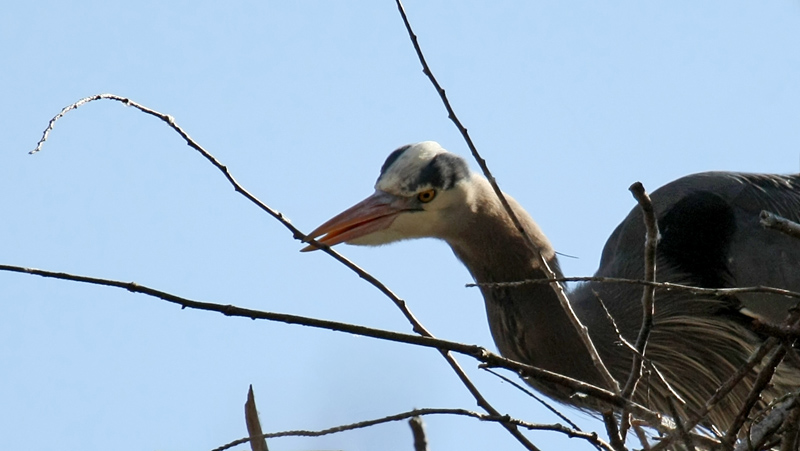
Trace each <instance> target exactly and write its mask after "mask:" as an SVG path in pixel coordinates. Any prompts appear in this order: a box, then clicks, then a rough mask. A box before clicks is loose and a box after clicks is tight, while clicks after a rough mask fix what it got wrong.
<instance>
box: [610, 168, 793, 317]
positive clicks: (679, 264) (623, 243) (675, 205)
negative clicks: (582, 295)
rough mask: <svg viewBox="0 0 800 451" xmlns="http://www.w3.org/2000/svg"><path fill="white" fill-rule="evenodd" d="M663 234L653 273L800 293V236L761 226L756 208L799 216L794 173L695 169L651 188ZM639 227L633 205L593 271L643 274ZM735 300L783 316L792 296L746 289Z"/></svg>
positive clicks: (758, 311) (760, 312) (661, 277)
mask: <svg viewBox="0 0 800 451" xmlns="http://www.w3.org/2000/svg"><path fill="white" fill-rule="evenodd" d="M651 199H652V200H653V206H654V208H655V211H656V215H657V218H658V222H659V229H660V232H661V240H660V242H659V248H658V249H659V251H658V265H659V267H658V270H657V278H658V280H659V281H672V282H678V283H685V284H691V285H695V286H700V287H707V288H724V287H745V286H756V285H764V286H773V287H778V288H785V289H789V290H793V291H800V240H797V239H793V238H790V237H788V236H786V235H784V234H782V233H780V232H777V231H774V230H770V229H765V228H764V227H763V226H761V225H760V223H759V220H760V219H759V214H760V212H761V210H767V211H771V212H773V213H777V214H779V215H781V216H783V217H785V218H788V219H791V220H793V221H800V174H798V175H787V176H781V175H765V174H742V173H729V172H707V173H701V174H694V175H690V176H686V177H683V178H680V179H678V180H676V181H674V182H671V183H669V184H667V185H665V186H663V187H661V188H659V189H658V190H656V191H655V192H653V193H652V195H651ZM644 236H645V229H644V224H643V221H642V215H641V212H640V211H639V209H638V208H634V209H633V210H632V211H631V213H630V214H629V215H628V216H627V218H625V220H624V221H622V223H621V224H620V225H619V226H618V227H617V228H616V230H614V233H612V235H611V237H610V238H609V239H608V242H607V243H606V246H605V248H604V249H603V255H602V258H601V261H600V267H599V269H598V271H597V275H598V276H613V277H628V278H641V277H642V274H643V269H642V268H643V249H644ZM736 301H737V302H741V304H742V306H744V307H746V308H747V309H748V310H750V311H752V312H753V313H755V314H756V315H759V316H763V317H765V318H767V319H770V320H772V321H781V320H782V319H783V318H784V317H785V315H786V311H787V309H788V308H789V307H791V306H792V305H794V304H795V301H793V300H792V299H789V298H785V297H781V296H776V295H765V294H748V295H742V296H737V297H736Z"/></svg>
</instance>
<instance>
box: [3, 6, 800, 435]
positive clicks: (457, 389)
mask: <svg viewBox="0 0 800 451" xmlns="http://www.w3.org/2000/svg"><path fill="white" fill-rule="evenodd" d="M406 8H407V11H408V14H409V17H410V20H411V22H412V24H413V26H414V27H415V29H416V32H417V34H418V36H419V38H420V42H421V44H422V46H423V49H424V51H425V52H426V55H427V58H428V61H429V63H430V65H431V67H432V69H433V70H434V72H435V73H436V75H437V77H438V78H439V80H440V82H441V83H442V84H443V85H444V87H445V88H446V89H447V93H448V95H449V96H450V98H451V100H452V103H453V106H454V108H455V109H456V111H457V113H458V114H459V115H460V118H461V120H462V121H463V122H464V123H465V124H466V126H467V127H468V128H469V130H470V132H471V134H472V137H473V139H474V141H475V143H476V145H477V146H478V148H479V150H480V151H481V152H482V153H483V156H484V157H485V158H486V160H487V161H488V163H489V165H490V167H491V169H492V170H493V172H494V174H495V176H496V177H497V178H498V180H499V182H500V185H501V187H502V188H503V189H504V190H505V191H506V192H508V193H510V194H511V195H513V196H514V197H515V198H516V199H517V200H519V201H520V203H521V204H522V205H524V206H525V207H526V208H527V209H528V210H529V212H531V214H532V215H533V216H534V217H535V218H536V219H537V221H538V222H539V224H540V226H541V227H542V228H543V230H544V231H545V233H547V234H548V236H549V237H550V239H551V241H552V242H553V243H554V245H555V247H556V248H557V250H559V251H560V252H562V253H565V254H569V255H573V256H576V257H577V259H562V267H563V268H564V269H565V272H566V273H567V274H569V275H590V274H591V273H592V272H593V271H594V269H595V268H596V266H597V261H598V259H599V255H600V250H601V248H602V246H603V244H604V242H605V239H606V238H607V237H608V235H609V234H610V232H611V231H612V230H613V228H614V227H615V225H616V224H617V223H618V222H619V221H620V220H621V219H622V218H623V217H624V216H625V215H626V214H627V212H628V211H629V210H630V209H631V208H633V206H634V205H635V202H634V200H633V199H632V198H631V196H630V194H629V193H628V191H627V187H628V186H629V185H630V184H631V183H632V182H634V181H637V180H639V181H641V182H643V183H644V185H645V187H646V188H648V189H649V190H653V189H655V188H656V187H658V186H660V185H662V184H664V183H666V182H668V181H670V180H673V179H675V178H677V177H680V176H681V175H685V174H689V173H693V172H700V171H707V170H733V171H750V172H779V173H781V172H782V173H786V172H796V171H798V170H800V126H798V125H800V83H798V80H800V53H799V52H798V51H797V49H798V48H800V31H798V30H800V6H799V5H798V3H797V2H790V1H776V2H759V3H753V2H730V1H726V2H723V1H714V2H700V3H698V2H687V1H682V2H614V3H609V2H589V1H586V2H582V1H576V2H491V3H489V2H422V1H410V0H409V1H408V2H407V3H406ZM0 38H1V39H2V42H3V45H2V47H0V67H2V70H0V86H2V88H0V89H2V92H3V98H4V102H3V105H2V107H0V123H2V126H1V127H0V166H2V167H3V168H4V175H3V177H0V192H2V193H3V196H2V197H1V198H0V199H2V201H1V202H2V203H1V204H0V205H2V211H3V220H2V221H0V236H2V237H3V240H2V246H0V248H2V250H3V251H2V255H3V257H2V259H0V260H1V263H4V264H14V265H21V266H32V267H38V268H42V269H50V270H56V271H66V272H72V273H78V274H84V275H93V276H98V277H107V278H112V279H120V280H126V281H128V280H131V281H136V282H139V283H141V284H145V285H148V286H152V287H155V288H158V289H161V290H165V291H170V292H172V293H175V294H178V295H182V296H186V297H190V298H194V299H198V300H204V301H209V302H219V303H225V304H228V303H230V304H236V305H240V306H245V307H250V308H256V309H263V310H270V311H277V312H285V313H294V314H299V315H308V316H313V317H318V318H325V319H333V320H338V321H346V322H351V323H359V324H365V325H369V326H373V327H379V328H385V329H391V330H398V331H404V332H407V331H409V327H408V325H407V324H406V323H405V322H404V320H403V319H402V317H401V315H400V313H399V312H398V311H397V310H396V309H395V308H394V307H393V306H392V305H391V303H390V302H389V301H388V300H387V299H386V298H384V297H383V296H382V295H380V294H379V293H378V292H377V291H376V290H375V289H374V288H372V287H371V286H368V285H366V284H365V283H363V281H361V280H360V279H358V278H357V277H356V276H355V275H354V274H352V273H351V272H350V271H349V270H347V269H346V268H344V267H343V266H341V265H340V264H338V263H336V262H335V261H334V260H333V259H331V258H329V257H328V256H326V255H324V254H321V253H312V254H301V253H300V252H298V250H299V249H300V248H301V247H302V245H301V244H300V243H298V242H296V241H294V240H293V239H292V237H291V235H290V234H289V233H288V232H287V231H286V230H285V229H284V228H283V227H282V226H280V225H279V224H278V223H276V222H275V221H274V220H273V219H271V218H269V217H267V216H266V215H265V214H263V213H262V212H260V211H259V210H257V209H256V208H255V207H253V206H252V205H250V204H249V203H247V202H246V201H245V200H244V199H243V198H241V197H239V196H238V195H237V194H236V193H234V191H233V190H232V189H231V188H230V186H229V185H227V182H226V181H225V180H224V179H223V177H222V176H221V175H220V174H219V173H218V172H217V171H216V169H214V168H212V167H211V166H210V165H209V164H208V163H207V162H206V161H204V160H203V159H202V158H201V157H200V156H199V155H198V154H196V153H195V152H194V151H192V150H191V149H189V148H188V147H186V146H185V145H184V144H183V142H182V141H181V140H180V138H179V137H178V136H177V135H175V134H174V133H173V132H172V131H170V130H169V129H168V128H167V127H166V126H165V125H164V124H162V123H161V122H159V121H157V120H156V119H154V118H152V117H149V116H145V115H142V114H140V113H138V112H136V111H134V110H133V109H131V108H125V107H123V106H122V105H120V104H117V103H112V102H99V103H95V104H91V105H88V106H85V107H82V108H81V109H79V110H77V111H74V112H72V113H70V114H69V115H68V116H66V117H65V118H64V119H63V120H62V121H61V122H60V123H59V124H58V125H57V127H56V129H55V131H54V132H53V133H52V135H51V137H50V141H49V142H48V143H47V144H46V145H45V148H44V150H43V151H42V152H41V153H40V154H37V155H34V156H30V155H27V151H29V150H30V149H32V148H33V147H34V145H35V143H36V141H37V140H38V139H39V137H40V136H41V132H42V130H43V129H44V127H45V126H46V124H47V121H48V120H49V119H50V118H51V117H52V116H53V115H55V114H56V113H57V112H58V111H59V110H60V109H61V108H62V107H64V106H66V105H68V104H70V103H71V102H73V101H76V100H78V99H79V98H81V97H84V96H87V95H91V94H96V93H101V92H111V93H114V94H118V95H123V96H128V97H130V98H131V99H134V100H136V101H138V102H140V103H143V104H145V105H147V106H149V107H151V108H154V109H156V110H159V111H161V112H164V113H168V114H171V115H173V116H174V117H175V119H176V120H177V121H178V123H179V124H180V125H181V126H182V127H183V128H184V129H185V130H186V131H187V132H188V133H189V134H190V135H191V136H192V137H194V138H195V139H196V140H197V141H198V142H200V143H201V144H202V145H203V146H205V147H206V148H207V149H208V150H209V151H211V152H212V153H213V154H214V155H216V156H217V157H218V158H219V159H220V160H221V161H222V162H223V163H225V164H226V165H227V166H228V167H229V169H230V170H231V171H232V173H233V174H234V176H235V177H236V178H237V179H238V180H239V181H240V182H241V183H242V184H243V185H244V186H245V187H247V188H248V189H249V190H250V191H251V192H252V193H254V194H255V195H256V196H258V197H259V198H261V199H262V200H263V201H265V202H266V203H267V204H269V205H270V206H272V207H273V208H276V209H278V210H280V211H281V212H283V213H284V214H285V215H287V216H288V217H289V218H291V220H292V221H293V223H294V224H295V225H297V226H298V227H299V228H301V229H302V230H305V231H310V230H311V229H313V228H314V227H316V226H317V225H319V224H320V223H321V222H322V221H324V220H326V219H328V218H329V217H330V216H331V215H333V214H335V213H337V212H338V211H340V210H342V209H343V208H345V207H348V206H350V205H351V204H353V203H354V202H355V201H358V200H360V199H361V198H363V197H365V196H366V195H368V194H370V193H371V192H372V184H373V183H374V180H375V178H376V177H377V174H378V169H379V168H380V165H381V163H382V162H383V160H384V158H385V157H386V155H388V153H389V152H390V151H391V150H393V149H394V148H396V147H398V146H400V145H403V144H406V143H410V142H417V141H422V140H436V141H439V142H440V143H442V145H443V146H445V147H446V148H448V149H450V150H451V151H453V152H456V153H459V154H462V155H465V156H466V155H467V150H466V147H465V145H464V143H463V142H462V140H461V139H460V137H459V135H458V133H457V131H456V130H455V128H454V127H453V126H452V124H451V123H450V122H449V121H448V119H447V117H446V113H445V111H444V109H443V107H442V105H441V104H440V101H439V99H438V97H437V96H436V93H435V92H434V90H433V89H432V87H431V86H430V85H429V83H428V81H427V80H426V79H425V77H424V76H423V74H422V72H421V70H420V67H419V63H418V62H417V60H416V57H415V55H414V53H413V49H412V47H411V44H410V42H409V40H408V37H407V35H406V32H405V30H404V28H403V26H402V22H401V20H400V17H399V15H398V13H397V10H396V7H395V5H394V3H393V2H391V1H388V0H387V1H381V2H377V1H372V2H232V3H230V2H229V3H228V4H225V5H223V4H221V3H220V2H203V1H192V2H154V1H142V2H100V1H86V2H80V3H77V2H68V3H64V2H52V1H41V2H14V3H12V4H9V5H7V6H6V7H5V8H4V13H3V15H2V16H0ZM473 167H474V165H473ZM340 250H341V251H342V252H343V253H344V254H345V255H347V256H348V257H350V258H352V259H353V260H354V261H355V262H357V263H358V264H359V265H361V266H362V267H364V268H365V269H367V270H368V271H370V272H371V273H373V274H374V275H376V276H377V277H379V278H380V279H381V280H382V281H384V282H385V283H386V284H387V285H388V286H389V287H391V288H392V289H393V290H395V292H397V293H398V295H400V296H401V297H402V298H404V299H405V300H407V301H408V303H409V304H410V306H411V308H412V310H413V311H414V312H415V313H416V314H417V316H418V317H419V318H420V319H421V320H422V322H423V323H424V324H425V325H426V326H427V327H428V328H429V329H430V330H431V331H433V333H434V334H436V335H437V336H440V337H442V338H447V339H452V340H458V341H463V342H466V343H476V344H483V345H486V346H488V347H490V348H492V349H494V345H493V344H492V342H491V338H490V336H489V333H488V328H487V325H486V321H485V316H484V311H483V301H482V299H481V297H480V294H479V293H478V292H477V291H476V290H475V289H468V288H465V287H464V285H465V284H466V283H469V282H470V278H469V275H468V273H467V272H466V270H465V269H464V268H463V267H462V266H461V265H460V264H459V263H458V262H457V261H456V260H455V258H454V257H453V255H452V253H451V252H450V251H449V249H448V248H447V247H446V245H444V244H443V243H441V242H436V241H433V240H421V241H417V242H406V243H401V244H396V245H392V246H387V247H382V248H356V247H349V246H345V247H341V249H340ZM0 342H2V343H3V346H0V362H2V365H3V371H2V375H1V376H0V402H2V405H3V406H4V408H3V409H2V410H0V425H1V426H0V448H2V449H27V450H39V449H52V448H53V447H54V446H56V447H58V448H60V449H85V450H95V449H97V450H99V449H108V448H109V447H113V448H114V449H117V450H146V449H159V450H178V449H181V450H186V449H191V450H206V449H211V448H214V447H216V446H219V445H221V444H224V443H226V442H228V441H230V440H233V439H236V438H239V437H242V436H244V435H246V432H245V428H244V420H243V418H242V405H243V403H244V401H245V395H246V392H247V386H248V385H249V384H253V386H254V389H255V393H256V399H257V402H258V405H259V410H260V412H261V418H262V422H263V425H264V429H265V430H268V431H277V430H285V429H318V428H325V427H330V426H334V425H337V424H341V423H349V422H354V421H359V420H364V419H370V418H374V417H380V416H384V415H389V414H393V413H396V412H401V411H405V410H409V409H412V408H414V407H463V408H468V409H473V408H475V407H474V401H473V400H472V398H471V397H470V396H469V394H468V393H467V391H466V390H465V389H464V388H463V387H462V386H461V385H460V384H459V382H458V381H457V379H456V377H455V375H454V374H453V373H452V372H451V371H450V370H449V368H448V367H447V366H446V364H445V363H444V361H443V360H442V359H441V357H440V356H439V355H438V354H437V353H436V352H435V351H432V350H428V349H417V348H413V347H410V346H406V345H400V344H394V343H386V342H380V341H376V340H371V339H367V338H361V337H354V336H350V335H346V334H342V333H336V332H330V331H320V330H312V329H308V328H304V327H299V326H287V325H284V324H276V323H268V322H262V321H250V320H243V319H236V318H227V317H223V316H222V315H218V314H212V313H208V312H198V311H189V310H184V311H181V310H180V309H179V308H176V307H175V306H172V305H168V304H166V303H164V302H160V301H157V300H154V299H151V298H147V297H145V296H143V295H137V294H132V293H128V292H124V291H121V290H113V289H109V288H101V287H95V286H87V285H80V284H75V283H69V282H63V281H54V280H44V279H41V278H36V277H32V276H26V275H19V274H10V273H0ZM460 361H461V362H462V364H463V365H464V366H465V367H467V368H468V370H469V373H470V374H471V375H472V376H473V377H474V380H475V382H476V383H477V384H478V385H479V387H480V388H481V389H482V390H483V391H484V393H485V394H486V396H487V398H488V399H489V400H490V401H491V402H492V403H494V404H495V405H496V406H497V407H498V408H499V409H500V410H501V411H503V412H507V413H509V414H511V415H514V416H517V417H521V418H524V419H527V420H530V421H536V422H556V421H558V420H557V419H555V418H553V417H552V416H551V415H549V414H547V413H546V412H544V411H543V409H541V408H540V407H539V406H538V405H537V404H535V403H534V402H532V401H530V400H528V399H526V398H524V397H522V396H520V395H519V394H518V393H517V392H516V391H515V390H514V389H513V388H511V387H510V386H509V385H508V384H505V383H503V382H500V381H498V380H497V379H496V378H495V377H494V376H491V375H489V374H486V373H485V372H483V371H481V370H479V369H477V368H476V365H475V362H474V361H472V360H470V359H467V358H460ZM567 411H568V412H569V413H571V415H572V416H573V417H575V418H577V419H579V420H580V421H581V424H582V426H583V427H586V428H596V429H598V428H599V425H598V424H596V423H595V422H593V421H592V420H591V419H589V418H587V417H586V416H585V415H583V414H580V413H577V412H574V411H570V410H567ZM426 423H427V431H428V434H429V439H430V442H431V448H432V449H437V450H444V449H464V450H469V449H475V450H478V449H516V448H514V447H515V446H516V444H515V442H514V441H513V440H512V439H511V438H510V437H509V436H508V434H507V433H506V432H505V431H504V430H503V429H502V428H500V427H499V426H497V425H492V424H482V423H477V422H476V421H474V420H470V419H464V418H456V419H453V418H442V417H437V418H427V419H426ZM42 437H44V438H42ZM530 437H531V438H532V440H534V442H535V443H537V444H538V445H540V446H541V447H542V448H543V449H557V448H563V447H564V446H570V447H571V448H573V447H574V449H586V448H588V447H587V446H586V445H585V444H583V443H581V442H578V441H575V440H572V441H570V440H568V439H565V438H562V437H560V436H558V435H556V434H554V433H541V432H538V433H531V434H530ZM54 444H55V445H54ZM270 447H271V449H273V450H282V449H347V450H371V449H386V450H407V449H411V438H410V432H409V430H408V427H407V426H406V425H405V424H402V423H398V424H389V425H382V426H379V427H375V428H373V429H370V430H362V431H357V432H348V433H343V434H337V435H333V436H328V437H324V438H318V439H279V440H273V441H271V442H270Z"/></svg>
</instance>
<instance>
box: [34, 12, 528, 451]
mask: <svg viewBox="0 0 800 451" xmlns="http://www.w3.org/2000/svg"><path fill="white" fill-rule="evenodd" d="M401 12H403V11H402V6H401ZM403 18H404V20H406V18H405V14H404V15H403ZM406 23H408V22H407V20H406ZM102 99H107V100H114V101H117V102H121V103H123V104H124V105H126V106H131V107H134V108H136V109H138V110H140V111H142V112H143V113H146V114H149V115H151V116H154V117H157V118H159V119H161V120H162V121H164V122H166V123H167V124H168V125H169V126H170V127H171V128H172V129H173V130H175V131H176V132H177V133H178V134H179V135H181V137H182V138H183V139H184V140H185V141H186V144H187V145H188V146H189V147H191V148H192V149H194V150H196V151H198V152H199V153H200V154H201V155H202V156H203V157H204V158H205V159H206V160H208V161H209V162H210V163H211V164H212V165H214V167H216V168H217V169H218V170H219V171H220V172H222V174H223V175H224V176H225V178H226V179H227V180H228V182H229V183H230V184H231V185H232V186H233V188H234V189H235V190H236V192H237V193H239V194H241V195H242V196H244V197H245V198H247V200H249V201H250V202H252V203H254V204H255V205H256V206H258V207H259V208H261V209H262V210H263V211H265V212H267V213H268V214H269V215H270V216H272V217H273V218H275V219H277V220H278V221H279V222H280V223H281V224H282V225H283V226H284V227H286V228H287V229H289V231H291V232H292V236H293V237H294V238H295V239H297V240H300V241H302V242H304V243H312V244H314V246H316V247H317V248H318V249H320V250H322V251H323V252H325V253H326V254H328V255H330V256H331V257H333V258H334V259H336V260H337V261H338V262H339V263H341V264H343V265H345V266H346V267H347V268H349V269H350V270H352V271H353V272H355V273H356V274H358V276H359V277H361V278H362V279H364V280H366V281H367V282H368V283H369V284H371V285H372V286H374V287H375V288H377V289H378V290H379V291H380V292H381V293H383V294H384V295H386V297H388V298H389V299H390V300H391V301H392V302H393V303H394V305H395V306H396V307H397V308H398V309H399V310H400V311H401V312H402V314H403V316H405V318H406V320H407V321H408V322H409V323H410V324H411V327H412V329H413V331H414V332H416V333H417V334H419V335H422V336H425V337H430V338H433V334H432V333H430V332H429V331H428V330H427V329H426V328H425V327H424V326H423V325H422V323H421V322H420V321H419V320H418V319H417V318H416V317H415V316H414V314H413V313H411V310H410V309H409V308H408V306H407V305H406V302H405V301H403V300H402V299H400V298H399V297H398V296H397V295H396V294H394V292H392V291H391V290H390V289H389V288H388V287H387V286H386V285H384V284H383V283H382V282H380V281H379V280H378V279H376V278H375V277H374V276H372V275H371V274H369V273H368V272H366V271H364V270H363V269H361V268H360V267H359V266H358V265H356V264H355V263H353V262H351V261H350V260H348V259H347V258H345V257H343V256H342V255H341V254H339V253H338V252H336V251H334V250H333V249H331V248H330V247H329V246H327V245H325V244H323V243H319V242H317V241H316V240H314V239H312V238H309V237H308V236H307V235H306V234H304V233H303V232H301V231H300V229H298V228H297V227H295V226H294V225H293V224H292V223H291V221H289V220H288V219H286V218H285V217H284V216H283V214H282V213H280V212H279V211H277V210H274V209H273V208H271V207H269V206H268V205H267V204H265V203H264V202H262V201H261V200H259V199H258V198H257V197H256V196H254V195H253V194H251V193H250V192H249V191H247V190H246V189H245V188H244V187H243V186H242V185H240V184H239V182H237V181H236V179H235V178H234V177H233V175H232V174H231V173H230V171H228V168H227V166H225V165H223V164H222V163H221V162H220V161H219V160H217V159H216V157H214V156H213V155H212V154H211V153H210V152H208V151H207V150H205V149H204V148H203V147H202V146H200V144H198V143H197V142H196V141H195V140H193V139H192V138H191V137H190V136H189V134H188V133H186V131H184V130H183V129H182V128H181V127H180V126H179V125H178V124H177V123H176V122H175V119H174V118H173V117H172V116H170V115H167V114H164V113H161V112H158V111H156V110H153V109H151V108H148V107H146V106H144V105H141V104H139V103H137V102H134V101H132V100H130V99H128V98H126V97H122V96H118V95H115V94H98V95H95V96H91V97H86V98H83V99H81V100H79V101H77V102H75V103H73V104H71V105H68V106H67V107H65V108H63V109H62V110H61V112H59V113H58V114H57V115H56V116H55V117H53V118H52V119H51V120H50V122H49V123H48V125H47V128H45V130H44V132H43V133H42V138H41V139H40V140H39V142H38V143H37V145H36V148H35V149H34V150H33V151H31V152H30V153H36V152H39V151H40V150H41V148H42V145H43V144H44V143H45V141H47V139H48V137H49V136H50V132H51V131H52V130H53V127H55V124H56V122H57V121H58V120H59V119H60V118H62V117H63V116H64V115H65V114H66V113H68V112H69V111H72V110H74V109H76V108H78V107H80V106H82V105H85V104H87V103H90V102H93V101H96V100H102ZM440 352H441V353H442V356H443V357H444V359H445V360H446V361H447V363H448V365H450V367H451V368H452V369H453V371H454V372H455V373H456V375H457V376H458V378H459V379H460V380H461V383H462V384H463V385H464V386H465V387H466V388H467V390H468V391H469V392H470V394H471V395H472V396H473V397H474V398H475V401H476V402H477V403H478V405H479V406H481V407H482V408H483V409H485V410H486V411H487V412H488V413H489V414H491V415H500V412H499V411H497V409H495V408H494V407H493V406H492V405H491V404H490V403H489V402H488V401H487V400H486V398H484V396H483V395H482V394H481V392H480V391H479V390H478V388H477V387H476V386H475V384H474V383H473V382H472V381H471V380H470V378H469V376H467V373H466V372H465V371H464V369H463V368H461V365H460V364H459V363H458V362H457V361H456V360H455V358H454V357H453V356H452V355H450V354H449V353H448V352H447V351H444V350H440ZM503 426H504V427H506V429H508V430H509V432H511V434H512V435H513V436H514V437H515V438H516V439H517V440H518V441H519V442H520V443H522V444H523V445H524V446H525V447H526V448H527V449H528V450H529V451H534V450H537V451H538V448H536V446H534V445H533V443H531V442H530V441H529V440H528V439H527V438H525V437H524V436H523V435H522V434H521V433H520V432H519V431H518V430H516V428H515V426H513V425H506V424H504V425H503Z"/></svg>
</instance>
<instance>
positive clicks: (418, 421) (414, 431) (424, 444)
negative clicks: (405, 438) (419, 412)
mask: <svg viewBox="0 0 800 451" xmlns="http://www.w3.org/2000/svg"><path fill="white" fill-rule="evenodd" d="M408 426H409V427H410V428H411V435H412V436H413V437H414V451H428V438H427V437H426V436H425V422H424V421H422V418H421V417H419V416H414V417H411V419H410V420H408Z"/></svg>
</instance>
